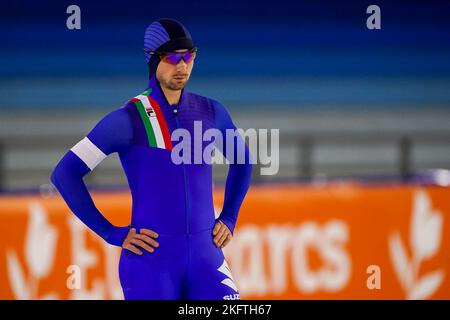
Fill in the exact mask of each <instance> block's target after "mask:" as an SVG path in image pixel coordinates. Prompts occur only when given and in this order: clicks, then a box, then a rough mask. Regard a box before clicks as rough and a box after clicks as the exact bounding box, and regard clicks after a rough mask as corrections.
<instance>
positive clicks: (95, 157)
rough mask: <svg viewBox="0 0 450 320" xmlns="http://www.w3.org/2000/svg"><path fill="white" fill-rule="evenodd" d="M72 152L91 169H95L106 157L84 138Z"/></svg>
mask: <svg viewBox="0 0 450 320" xmlns="http://www.w3.org/2000/svg"><path fill="white" fill-rule="evenodd" d="M70 150H72V152H73V153H75V154H76V155H77V156H78V158H80V159H81V160H82V161H83V162H84V163H85V164H86V165H87V166H88V167H89V169H91V170H92V169H94V168H95V167H96V166H97V165H98V164H99V163H100V162H102V160H103V159H105V158H106V155H105V154H104V153H103V151H102V150H100V149H99V148H98V147H97V146H96V145H95V144H93V143H92V142H91V140H89V139H88V138H87V137H84V139H82V140H81V141H80V142H78V143H77V144H76V145H74V146H73V147H72V148H71V149H70Z"/></svg>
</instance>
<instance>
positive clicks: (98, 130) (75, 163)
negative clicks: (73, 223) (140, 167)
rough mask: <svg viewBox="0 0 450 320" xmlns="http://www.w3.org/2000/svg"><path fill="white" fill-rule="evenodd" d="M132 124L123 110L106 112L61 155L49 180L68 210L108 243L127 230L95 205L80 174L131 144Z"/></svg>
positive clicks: (117, 241) (119, 238)
mask: <svg viewBox="0 0 450 320" xmlns="http://www.w3.org/2000/svg"><path fill="white" fill-rule="evenodd" d="M132 134H133V130H132V124H131V120H130V118H129V115H128V113H127V111H126V110H125V109H124V108H119V109H117V110H114V111H112V112H110V113H109V114H107V115H106V116H105V117H104V118H103V119H102V120H101V121H100V122H98V123H97V125H96V126H95V127H94V128H93V129H92V130H91V131H90V132H89V134H88V135H87V136H86V137H84V138H83V139H82V140H81V141H79V142H78V143H77V144H76V145H74V146H73V147H72V148H71V149H70V150H68V151H67V153H66V154H65V155H64V156H63V157H62V159H61V160H60V161H59V163H58V164H57V165H56V167H55V169H54V170H53V172H52V173H51V177H50V179H51V181H52V183H53V185H54V186H55V187H56V188H57V189H58V191H59V193H60V194H61V196H62V197H63V199H64V200H65V202H66V203H67V205H68V206H69V208H70V209H71V211H72V212H73V213H74V214H75V215H76V216H77V217H78V218H79V219H80V220H81V221H82V222H83V223H84V224H85V225H87V226H88V227H89V228H90V229H91V230H93V231H94V232H95V233H96V234H98V235H99V236H100V237H102V238H103V239H104V240H105V241H107V242H108V243H110V244H112V245H116V246H121V245H122V243H123V241H124V239H125V238H126V236H127V234H128V230H129V226H127V227H116V226H114V225H112V224H111V223H110V222H109V221H108V220H107V219H106V218H105V217H104V216H103V215H102V214H101V212H100V211H99V210H98V209H97V207H96V206H95V204H94V202H93V200H92V198H91V195H90V194H89V191H88V190H87V187H86V185H85V183H84V181H83V177H84V176H85V175H86V174H88V173H89V172H91V171H92V170H93V169H94V168H95V167H96V166H97V165H98V164H99V163H100V162H101V161H102V160H103V159H104V158H106V157H107V156H108V155H109V154H111V153H113V152H122V151H125V150H126V149H127V148H128V147H129V146H130V144H131V140H132Z"/></svg>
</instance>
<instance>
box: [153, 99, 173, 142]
mask: <svg viewBox="0 0 450 320" xmlns="http://www.w3.org/2000/svg"><path fill="white" fill-rule="evenodd" d="M148 99H149V100H150V103H151V105H152V106H153V109H154V110H155V113H156V117H157V118H158V122H159V126H160V128H161V131H162V135H163V139H164V144H165V145H166V149H168V150H172V148H173V146H172V140H171V139H170V133H169V128H168V127H167V123H166V120H165V119H164V115H163V113H162V111H161V108H160V107H159V104H158V102H157V101H156V100H154V99H152V98H151V97H150V96H149V97H148Z"/></svg>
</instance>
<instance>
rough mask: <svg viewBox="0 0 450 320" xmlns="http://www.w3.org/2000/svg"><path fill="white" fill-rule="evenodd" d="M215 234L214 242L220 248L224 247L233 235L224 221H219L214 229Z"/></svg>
mask: <svg viewBox="0 0 450 320" xmlns="http://www.w3.org/2000/svg"><path fill="white" fill-rule="evenodd" d="M213 236H214V244H215V245H216V247H218V248H224V247H225V246H226V245H227V244H228V243H229V242H230V241H231V238H232V237H233V235H232V233H231V231H230V229H228V227H227V225H226V224H225V223H223V222H222V221H220V220H219V221H217V222H216V224H215V226H214V229H213Z"/></svg>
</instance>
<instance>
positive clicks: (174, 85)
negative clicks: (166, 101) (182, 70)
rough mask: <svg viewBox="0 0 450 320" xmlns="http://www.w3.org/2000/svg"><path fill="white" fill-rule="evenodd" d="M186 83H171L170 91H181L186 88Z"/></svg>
mask: <svg viewBox="0 0 450 320" xmlns="http://www.w3.org/2000/svg"><path fill="white" fill-rule="evenodd" d="M186 83H187V81H184V82H181V83H180V82H175V83H174V82H171V83H170V89H172V90H182V89H183V88H184V87H185V86H186Z"/></svg>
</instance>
